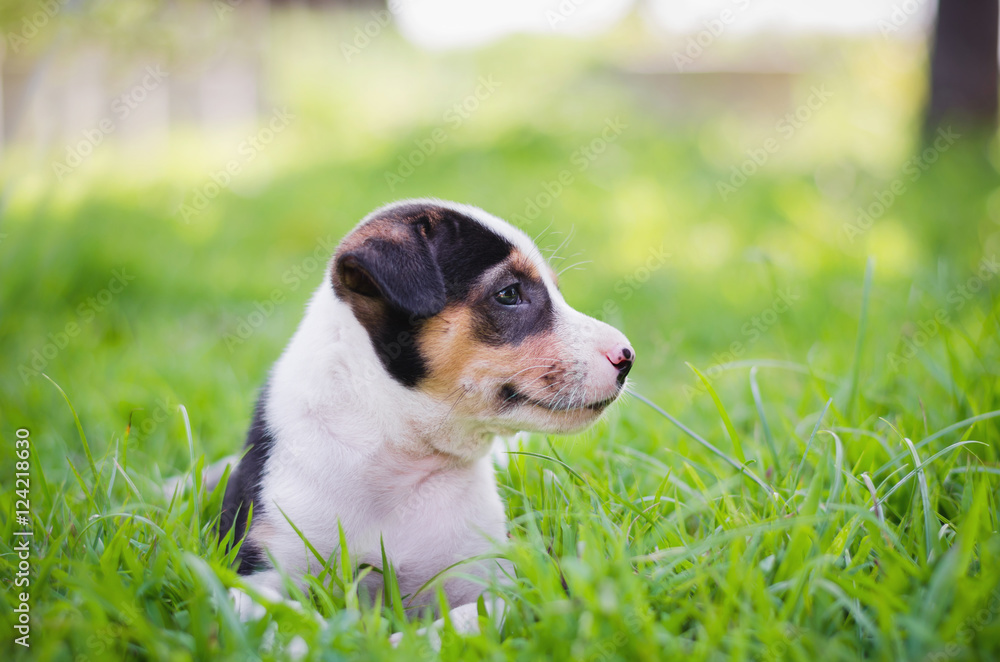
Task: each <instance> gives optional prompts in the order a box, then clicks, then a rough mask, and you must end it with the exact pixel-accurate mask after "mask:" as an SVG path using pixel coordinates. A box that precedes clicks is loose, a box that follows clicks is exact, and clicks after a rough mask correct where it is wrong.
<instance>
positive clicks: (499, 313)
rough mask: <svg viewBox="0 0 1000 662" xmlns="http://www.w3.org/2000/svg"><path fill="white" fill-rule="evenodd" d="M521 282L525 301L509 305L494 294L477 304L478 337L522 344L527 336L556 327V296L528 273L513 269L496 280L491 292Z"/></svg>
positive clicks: (496, 344) (495, 343) (496, 341)
mask: <svg viewBox="0 0 1000 662" xmlns="http://www.w3.org/2000/svg"><path fill="white" fill-rule="evenodd" d="M515 282H516V283H517V284H518V285H519V287H520V290H521V298H522V301H521V303H518V304H516V305H513V306H505V305H503V304H501V303H499V302H497V301H496V300H495V299H494V298H493V295H492V294H490V295H489V296H487V297H486V298H485V299H483V300H482V301H480V302H478V303H477V304H476V305H475V306H474V307H473V312H474V313H475V320H476V322H475V326H474V333H475V334H476V338H477V339H478V340H480V341H482V342H483V343H486V344H488V345H494V346H498V345H519V344H521V343H522V342H523V341H524V340H525V338H528V337H529V336H532V335H537V334H539V333H545V332H546V331H549V330H551V329H552V319H553V317H554V313H553V309H552V299H551V298H550V297H549V292H548V290H547V289H546V288H545V284H544V283H542V282H541V281H539V280H537V279H536V278H533V277H530V276H527V275H526V274H518V273H517V272H513V273H510V274H506V275H504V276H502V277H501V280H498V281H496V282H495V283H494V284H493V287H492V288H490V291H491V292H497V291H499V290H501V289H503V288H505V287H507V286H509V285H512V284H514V283H515Z"/></svg>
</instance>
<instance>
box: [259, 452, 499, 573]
mask: <svg viewBox="0 0 1000 662" xmlns="http://www.w3.org/2000/svg"><path fill="white" fill-rule="evenodd" d="M370 460H371V461H369V462H366V463H361V464H358V465H354V466H346V465H344V466H342V467H341V470H340V471H337V472H335V473H334V474H332V475H331V474H330V473H326V474H319V473H315V472H313V471H312V469H311V467H309V466H308V465H305V466H303V472H302V473H300V474H299V475H297V476H296V475H288V474H286V475H285V476H283V480H280V481H276V482H275V483H274V484H272V485H270V486H269V487H270V488H271V490H269V491H270V492H272V494H273V497H274V502H275V503H276V504H278V505H279V506H280V507H281V511H282V512H284V513H285V514H286V515H288V516H289V518H290V519H291V520H292V521H293V522H294V523H295V524H296V526H297V527H298V528H300V530H302V532H303V533H304V534H306V536H307V537H308V539H309V540H310V541H311V542H313V544H315V545H317V546H318V547H320V548H323V549H324V553H328V552H330V551H332V550H333V549H335V548H336V547H337V545H339V540H340V527H342V528H343V530H344V534H345V536H346V538H347V542H348V546H349V547H350V549H351V551H352V554H357V555H358V556H359V558H360V557H369V556H373V555H374V556H375V557H378V558H380V556H381V546H382V544H383V543H384V544H385V546H386V551H387V552H388V553H390V554H391V555H392V556H393V557H394V558H395V559H398V560H402V559H403V558H407V557H414V556H426V555H427V554H428V553H431V552H432V551H433V550H449V551H457V550H458V549H460V548H464V549H463V551H470V552H471V553H479V552H480V551H485V549H486V548H488V540H489V539H490V538H493V539H501V538H503V537H504V536H505V526H504V519H505V518H504V513H503V507H502V503H501V501H500V497H499V495H498V494H497V489H496V483H495V480H494V476H493V470H492V466H491V465H490V464H489V461H488V460H485V461H481V462H477V463H473V464H468V465H461V466H454V465H452V464H451V463H450V462H449V461H447V460H446V459H444V458H441V457H440V456H424V457H419V458H412V457H403V456H393V455H389V456H386V457H374V458H371V459H370ZM338 525H339V526H338ZM365 560H366V561H369V560H371V559H368V558H365Z"/></svg>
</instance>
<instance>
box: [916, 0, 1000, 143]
mask: <svg viewBox="0 0 1000 662" xmlns="http://www.w3.org/2000/svg"><path fill="white" fill-rule="evenodd" d="M998 7H1000V3H998V1H997V0H940V1H939V3H938V14H937V24H936V27H935V29H934V48H933V54H932V56H931V98H930V106H929V107H928V110H927V120H926V121H927V129H928V130H929V132H932V131H934V130H935V129H936V128H937V127H938V126H941V125H942V124H944V123H947V122H952V121H953V122H955V123H956V124H961V125H963V126H967V127H970V128H972V127H982V128H987V129H989V128H991V127H995V126H996V122H997V78H998V71H997V68H998V65H997V25H998Z"/></svg>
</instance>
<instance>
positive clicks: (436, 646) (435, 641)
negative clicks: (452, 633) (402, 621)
mask: <svg viewBox="0 0 1000 662" xmlns="http://www.w3.org/2000/svg"><path fill="white" fill-rule="evenodd" d="M443 627H444V621H443V620H437V621H435V622H434V624H433V625H432V626H431V627H430V628H420V629H419V630H417V636H418V637H425V638H426V639H427V644H428V645H429V646H430V647H431V650H433V651H434V652H435V653H440V652H441V628H443ZM401 641H403V633H402V632H393V633H392V634H391V635H389V643H390V644H392V647H393V648H398V647H399V643H400V642H401Z"/></svg>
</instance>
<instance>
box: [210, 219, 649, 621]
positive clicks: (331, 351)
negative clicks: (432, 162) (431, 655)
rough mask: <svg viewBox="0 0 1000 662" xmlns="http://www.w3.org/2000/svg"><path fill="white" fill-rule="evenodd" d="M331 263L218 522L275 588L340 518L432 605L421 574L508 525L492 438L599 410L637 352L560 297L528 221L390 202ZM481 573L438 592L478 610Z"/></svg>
mask: <svg viewBox="0 0 1000 662" xmlns="http://www.w3.org/2000/svg"><path fill="white" fill-rule="evenodd" d="M327 273H328V275H329V277H328V279H325V280H324V282H323V284H322V285H320V287H319V288H318V289H317V290H316V292H315V294H314V295H313V297H312V299H311V301H310V303H309V306H308V309H307V311H306V314H305V318H304V319H303V320H302V323H301V325H300V326H299V328H298V330H297V331H296V333H295V335H294V337H293V338H292V340H291V342H290V344H289V345H288V347H287V348H286V350H285V352H284V353H283V354H282V356H281V358H280V359H279V360H278V362H277V363H276V364H275V366H274V368H273V370H272V371H271V375H270V378H269V380H268V384H267V386H266V387H265V388H264V389H263V390H262V392H261V396H260V401H259V402H258V405H257V408H256V412H255V415H254V420H253V423H252V425H251V428H250V433H249V435H248V438H247V444H246V446H247V448H246V451H245V455H244V456H243V458H242V460H241V461H240V463H239V465H238V466H237V468H236V469H235V471H234V472H233V475H232V477H231V478H230V481H229V483H228V487H227V491H226V497H225V502H224V512H223V515H222V520H221V522H222V523H221V527H220V534H221V535H225V534H226V533H227V532H228V531H229V530H230V529H231V528H233V527H235V529H236V530H235V534H236V539H240V538H242V537H243V536H244V534H245V536H246V540H245V542H244V543H243V546H242V548H241V550H240V552H239V558H240V566H239V572H240V573H241V574H244V575H247V576H248V580H249V581H250V582H251V583H253V584H255V585H257V586H259V587H264V588H269V589H271V590H274V591H280V590H281V588H282V586H281V579H280V576H279V573H278V572H277V570H276V568H275V564H276V565H277V566H278V567H280V569H281V570H282V571H283V572H285V573H288V574H289V576H291V577H292V578H293V579H295V580H300V579H301V578H302V577H303V575H305V574H306V573H317V572H319V570H320V569H321V566H322V562H323V561H324V560H325V559H329V558H333V557H334V552H335V551H336V550H337V548H338V545H339V536H340V534H339V527H342V528H343V531H344V534H345V535H346V540H347V541H348V545H349V546H350V550H349V551H350V553H351V558H352V560H353V561H355V562H357V563H367V564H370V565H372V566H375V567H380V566H381V565H382V555H381V554H382V553H381V549H382V545H384V547H385V551H386V553H387V555H388V558H389V560H390V561H391V563H392V564H393V566H394V568H395V571H396V574H397V577H398V579H399V584H400V591H401V593H402V594H403V595H404V596H409V597H408V599H407V606H408V607H409V608H412V609H414V611H417V612H419V611H420V609H421V608H429V609H433V607H434V603H435V593H434V591H424V592H422V593H418V592H417V591H418V589H419V588H420V587H421V586H423V585H424V584H425V582H427V581H428V580H429V579H431V578H432V577H434V576H435V575H436V574H438V573H439V572H440V571H441V570H443V569H445V568H447V567H448V566H450V565H452V564H454V563H457V562H460V561H463V560H465V559H469V558H470V557H474V556H477V555H481V554H484V553H486V552H488V551H490V550H491V549H495V547H496V546H497V545H498V544H500V543H502V541H503V540H504V539H505V537H506V518H505V514H504V506H503V503H502V502H501V500H500V497H499V494H498V492H497V488H496V482H495V478H494V468H493V463H492V461H491V458H490V456H489V450H490V446H491V443H492V440H493V439H494V438H495V436H496V435H508V434H513V433H515V432H517V431H519V430H534V431H543V432H571V431H576V430H580V429H582V428H584V427H586V426H588V425H590V424H591V423H593V422H594V421H595V420H596V419H597V418H598V417H599V416H600V415H601V413H602V412H603V411H604V409H605V408H606V407H607V405H608V404H609V403H610V402H611V401H613V400H614V399H615V398H616V397H617V396H618V394H619V393H620V392H621V390H622V389H623V387H624V382H625V375H626V374H627V373H628V370H629V368H630V367H631V365H632V362H633V360H634V356H635V354H634V351H633V350H632V348H631V347H630V346H629V344H628V341H627V339H626V338H625V337H624V336H623V335H622V334H621V333H619V332H618V331H617V330H615V329H613V328H612V327H610V326H608V325H606V324H604V323H602V322H599V321H597V320H595V319H592V318H590V317H587V316H586V315H583V314H581V313H579V312H577V311H576V310H574V309H572V308H571V307H570V306H569V305H568V304H567V303H566V302H565V300H564V299H563V297H562V295H561V293H560V292H559V290H558V288H557V286H556V282H555V275H554V274H553V272H552V270H551V269H550V268H549V267H548V265H547V264H546V263H545V261H544V260H543V259H542V257H541V254H540V253H539V251H538V249H537V248H536V247H535V245H534V244H533V242H532V241H531V240H530V239H529V238H528V237H527V236H526V235H525V234H523V233H522V232H521V231H519V230H517V229H515V228H513V227H512V226H510V225H508V224H507V223H505V222H503V221H502V220H500V219H498V218H496V217H494V216H491V215H489V214H487V213H486V212H484V211H482V210H480V209H477V208H475V207H469V206H466V205H459V204H455V203H449V202H443V201H439V200H408V201H403V202H399V203H396V204H393V205H389V206H387V207H383V208H382V209H379V210H377V211H375V212H373V213H372V214H371V215H369V216H368V217H367V218H365V219H364V220H362V222H361V223H360V224H359V225H358V226H357V227H356V228H355V229H354V231H352V232H351V233H350V234H349V235H348V236H347V237H345V239H344V240H343V242H342V243H341V245H340V246H339V247H338V249H337V251H336V253H335V255H334V256H333V259H332V261H331V264H330V268H329V270H328V272H327ZM511 288H513V289H511ZM512 292H513V294H512ZM512 302H514V303H512ZM251 504H252V506H253V516H252V520H251V522H250V525H249V531H247V530H246V525H247V513H248V511H249V509H250V505H251ZM292 524H294V525H295V527H296V528H298V529H299V530H300V531H301V532H302V533H303V535H305V536H306V538H307V539H308V540H309V542H310V544H311V545H312V546H313V547H315V549H316V550H317V551H318V553H319V555H320V556H321V557H322V558H317V557H316V556H314V555H313V554H312V553H311V552H310V551H309V550H308V549H307V547H306V545H305V544H303V542H302V540H301V539H300V537H299V535H298V534H297V533H296V532H295V530H294V529H293V527H292ZM497 569H498V566H497V564H496V563H495V562H494V563H492V564H489V563H478V564H471V565H467V566H465V567H463V568H462V572H463V573H465V574H473V575H479V576H480V577H481V578H482V579H483V580H485V579H487V578H488V577H489V576H491V575H493V574H494V573H496V572H497ZM506 570H507V571H509V570H510V569H509V568H506ZM483 584H484V582H483V581H478V582H477V581H472V580H470V579H465V578H459V577H451V578H447V579H445V580H444V590H445V592H446V594H447V596H448V600H449V603H450V605H451V606H452V607H458V606H460V605H466V611H469V606H470V605H471V607H472V608H474V604H473V603H474V602H475V601H476V599H477V598H478V596H479V595H480V594H481V593H482V592H483ZM365 587H366V588H367V590H369V591H370V592H371V593H372V594H374V593H375V592H377V591H378V590H380V587H381V579H380V578H378V576H377V575H375V574H374V573H373V574H370V575H368V577H367V578H366V581H365ZM456 611H457V610H456ZM473 615H474V613H473ZM465 616H468V614H465ZM460 621H461V622H466V621H469V622H471V623H473V624H474V622H475V619H474V618H465V619H464V620H462V619H457V620H456V622H460ZM470 627H474V625H470Z"/></svg>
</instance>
